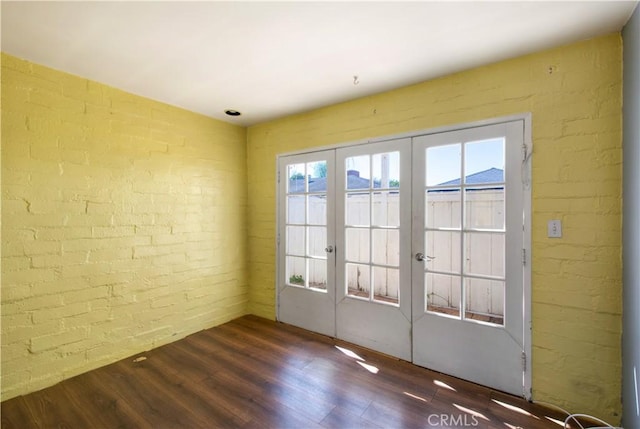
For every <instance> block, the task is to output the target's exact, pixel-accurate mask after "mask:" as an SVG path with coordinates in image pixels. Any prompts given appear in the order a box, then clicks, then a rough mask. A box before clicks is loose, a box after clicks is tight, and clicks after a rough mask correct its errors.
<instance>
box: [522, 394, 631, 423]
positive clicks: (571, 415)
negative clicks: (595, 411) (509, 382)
mask: <svg viewBox="0 0 640 429" xmlns="http://www.w3.org/2000/svg"><path fill="white" fill-rule="evenodd" d="M532 402H533V403H534V404H539V405H544V406H545V407H550V408H554V409H556V410H558V411H562V412H563V413H565V414H566V415H567V418H566V419H565V420H564V424H563V425H562V428H563V429H567V428H568V426H567V424H569V420H573V421H574V422H576V424H577V425H578V426H580V429H611V428H613V429H624V428H622V427H620V426H618V427H616V426H611V425H610V424H609V423H607V422H605V421H604V420H600V419H599V418H597V417H594V416H591V415H589V414H572V413H570V412H569V411H567V410H565V409H564V408H562V407H559V406H557V405H555V404H550V403H549V402H543V401H532ZM576 417H584V418H587V419H590V420H593V421H595V422H597V423H598V424H602V425H604V426H597V427H596V426H591V427H589V428H585V427H584V426H582V424H581V423H580V421H579V420H578V419H577V418H576Z"/></svg>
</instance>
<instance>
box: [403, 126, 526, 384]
mask: <svg viewBox="0 0 640 429" xmlns="http://www.w3.org/2000/svg"><path fill="white" fill-rule="evenodd" d="M522 148H523V126H522V122H509V123H504V124H496V125H490V126H485V127H477V128H471V129H466V130H460V131H452V132H446V133H439V134H432V135H426V136H419V137H416V138H415V139H414V142H413V183H414V186H413V234H412V235H413V243H412V245H413V249H414V261H413V276H412V278H413V300H412V301H413V362H414V363H416V364H418V365H421V366H425V367H427V368H431V369H434V370H436V371H440V372H444V373H447V374H452V375H455V376H457V377H460V378H463V379H466V380H470V381H474V382H476V383H479V384H483V385H485V386H491V387H494V388H496V389H499V390H502V391H506V392H509V393H513V394H517V395H522V394H523V386H524V384H523V381H524V379H523V377H524V366H523V362H524V361H525V360H526V355H525V354H524V352H525V348H524V322H523V309H524V307H525V299H524V298H525V296H524V283H523V279H524V276H523V263H524V261H523V256H524V255H525V254H524V253H523V252H524V249H525V243H524V237H525V231H524V229H523V226H524V217H523V215H524V210H523V207H524V201H523V197H524V193H523V183H522V177H523V171H522V165H523V162H522V161H523V149H522Z"/></svg>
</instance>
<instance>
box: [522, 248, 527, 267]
mask: <svg viewBox="0 0 640 429" xmlns="http://www.w3.org/2000/svg"><path fill="white" fill-rule="evenodd" d="M522 265H525V266H526V265H527V249H522Z"/></svg>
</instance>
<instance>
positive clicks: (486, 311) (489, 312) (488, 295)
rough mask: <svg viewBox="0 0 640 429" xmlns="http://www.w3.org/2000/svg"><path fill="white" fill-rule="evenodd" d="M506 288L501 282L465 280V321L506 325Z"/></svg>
mask: <svg viewBox="0 0 640 429" xmlns="http://www.w3.org/2000/svg"><path fill="white" fill-rule="evenodd" d="M504 288H505V283H504V282H503V281H499V280H484V279H470V278H467V279H465V300H466V303H465V311H464V317H465V319H473V320H480V321H482V322H488V323H495V324H497V325H504Z"/></svg>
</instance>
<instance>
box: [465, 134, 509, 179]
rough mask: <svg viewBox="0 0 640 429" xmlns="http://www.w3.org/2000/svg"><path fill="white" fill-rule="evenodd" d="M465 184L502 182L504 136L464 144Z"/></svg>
mask: <svg viewBox="0 0 640 429" xmlns="http://www.w3.org/2000/svg"><path fill="white" fill-rule="evenodd" d="M464 150H465V167H464V176H465V183H467V184H480V183H496V182H498V183H499V182H504V138H497V139H491V140H483V141H477V142H469V143H466V144H465V145H464Z"/></svg>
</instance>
